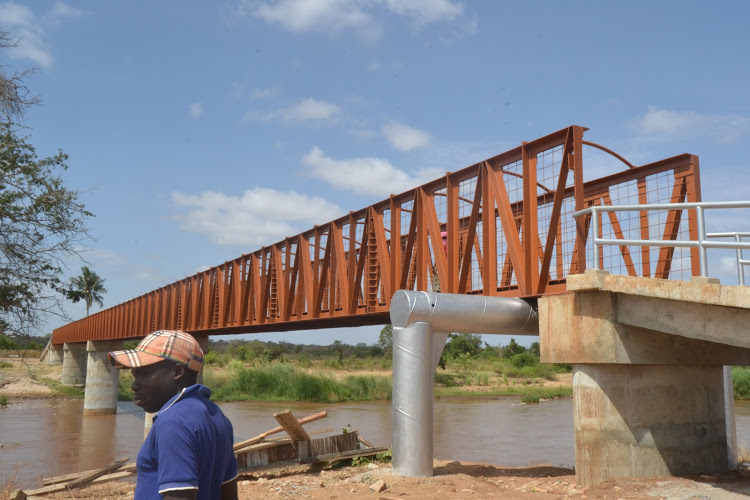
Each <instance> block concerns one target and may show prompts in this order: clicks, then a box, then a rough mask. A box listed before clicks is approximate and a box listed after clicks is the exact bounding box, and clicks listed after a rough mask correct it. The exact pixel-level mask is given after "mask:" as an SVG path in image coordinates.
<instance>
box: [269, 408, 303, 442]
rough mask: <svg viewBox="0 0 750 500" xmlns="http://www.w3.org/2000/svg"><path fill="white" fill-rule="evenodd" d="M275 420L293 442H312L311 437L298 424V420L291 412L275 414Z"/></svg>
mask: <svg viewBox="0 0 750 500" xmlns="http://www.w3.org/2000/svg"><path fill="white" fill-rule="evenodd" d="M273 418H275V419H276V421H277V422H278V423H279V424H280V425H281V427H283V429H284V431H285V432H286V433H287V434H289V437H290V438H292V441H295V442H296V441H310V436H308V434H307V432H305V429H303V428H302V426H301V425H300V423H299V422H297V419H296V418H294V415H292V412H291V411H289V410H285V411H282V412H279V413H274V414H273Z"/></svg>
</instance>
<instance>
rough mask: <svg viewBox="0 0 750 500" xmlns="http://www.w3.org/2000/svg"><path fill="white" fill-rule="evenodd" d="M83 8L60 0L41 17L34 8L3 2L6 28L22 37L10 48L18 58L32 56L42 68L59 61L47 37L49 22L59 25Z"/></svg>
mask: <svg viewBox="0 0 750 500" xmlns="http://www.w3.org/2000/svg"><path fill="white" fill-rule="evenodd" d="M81 13H82V12H81V11H79V10H77V9H74V8H73V7H70V6H68V5H66V4H64V3H62V2H58V3H56V4H55V5H54V6H53V7H52V8H51V9H50V10H49V11H47V13H46V14H44V15H43V16H42V17H41V18H39V17H37V15H36V14H35V13H34V11H33V10H31V8H29V7H27V6H26V5H19V4H17V3H13V2H6V3H2V4H0V20H2V28H3V29H4V30H7V31H9V32H10V33H11V35H12V36H13V37H14V38H15V39H17V40H18V44H17V46H16V47H11V48H8V49H7V51H8V52H7V53H8V55H10V57H12V58H14V59H28V60H31V61H32V63H33V64H36V65H38V66H40V67H42V68H51V67H52V66H54V64H55V58H54V56H53V55H52V48H51V47H50V46H49V45H48V44H47V42H46V41H45V40H44V35H45V30H44V28H45V26H50V25H56V24H58V23H59V22H61V21H62V20H63V19H66V18H70V17H75V16H78V15H80V14H81Z"/></svg>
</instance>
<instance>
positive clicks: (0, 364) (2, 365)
mask: <svg viewBox="0 0 750 500" xmlns="http://www.w3.org/2000/svg"><path fill="white" fill-rule="evenodd" d="M3 368H13V363H8V362H7V361H0V369H3Z"/></svg>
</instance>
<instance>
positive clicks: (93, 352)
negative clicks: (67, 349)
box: [83, 340, 122, 415]
mask: <svg viewBox="0 0 750 500" xmlns="http://www.w3.org/2000/svg"><path fill="white" fill-rule="evenodd" d="M118 349H122V341H107V340H104V341H96V342H92V341H89V342H87V345H86V351H87V353H88V362H87V365H86V394H85V396H84V400H83V414H84V415H113V414H115V413H117V393H118V389H119V382H120V370H118V369H117V368H115V367H113V366H112V364H111V363H110V362H109V360H108V359H107V353H109V352H110V351H116V350H118Z"/></svg>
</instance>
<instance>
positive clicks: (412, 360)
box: [391, 290, 539, 477]
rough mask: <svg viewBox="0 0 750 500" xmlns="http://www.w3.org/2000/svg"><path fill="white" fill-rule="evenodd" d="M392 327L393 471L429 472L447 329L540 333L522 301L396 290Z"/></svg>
mask: <svg viewBox="0 0 750 500" xmlns="http://www.w3.org/2000/svg"><path fill="white" fill-rule="evenodd" d="M391 324H392V325H393V398H392V402H393V403H392V404H393V435H392V443H393V471H394V472H395V473H396V474H398V475H400V476H423V477H426V476H432V472H433V470H432V458H433V451H432V446H433V428H432V412H433V406H432V400H433V389H432V379H433V376H434V374H435V370H436V369H437V365H438V361H439V360H440V356H441V354H442V353H443V348H444V347H445V342H446V340H447V339H448V333H445V332H456V333H493V334H506V335H508V334H510V335H539V321H538V318H537V314H536V311H535V310H534V308H533V307H531V306H530V305H529V304H527V303H526V302H524V301H523V300H521V299H516V298H508V297H484V296H479V295H456V294H449V293H435V292H415V291H407V290H398V291H397V292H396V293H395V295H394V296H393V298H392V299H391Z"/></svg>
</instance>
